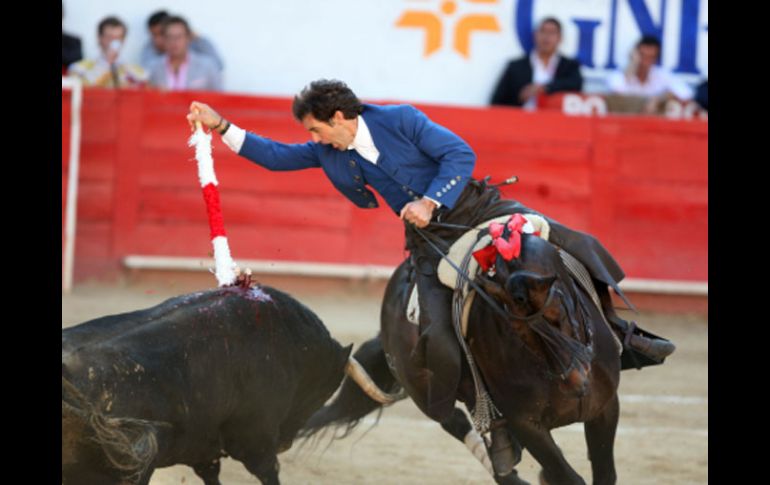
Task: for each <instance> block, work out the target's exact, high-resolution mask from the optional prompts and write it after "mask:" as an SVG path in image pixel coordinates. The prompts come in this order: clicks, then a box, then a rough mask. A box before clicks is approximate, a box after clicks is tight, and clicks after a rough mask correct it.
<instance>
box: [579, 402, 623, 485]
mask: <svg viewBox="0 0 770 485" xmlns="http://www.w3.org/2000/svg"><path fill="white" fill-rule="evenodd" d="M619 414H620V406H619V404H618V395H617V394H615V396H614V397H613V398H612V400H610V402H608V403H607V405H606V406H605V408H604V411H603V412H602V413H601V414H600V415H599V416H597V417H596V418H594V419H592V420H591V421H586V423H585V434H586V444H587V445H588V458H589V459H590V460H591V470H592V472H593V478H594V480H593V483H594V485H614V483H615V482H616V481H617V474H616V473H615V456H614V454H613V448H614V446H615V430H616V429H617V427H618V416H619Z"/></svg>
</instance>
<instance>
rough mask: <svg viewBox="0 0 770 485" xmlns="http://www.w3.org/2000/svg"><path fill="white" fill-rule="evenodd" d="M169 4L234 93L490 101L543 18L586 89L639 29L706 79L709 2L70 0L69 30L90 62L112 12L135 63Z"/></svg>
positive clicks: (691, 78)
mask: <svg viewBox="0 0 770 485" xmlns="http://www.w3.org/2000/svg"><path fill="white" fill-rule="evenodd" d="M161 8H163V9H165V10H167V11H169V12H170V13H172V14H178V15H181V16H183V17H185V18H186V19H187V20H188V22H189V23H190V25H191V27H192V28H193V30H194V31H195V32H197V33H199V34H201V35H203V36H205V37H206V38H208V39H209V40H211V41H212V42H213V44H214V45H215V46H216V47H217V49H218V50H219V52H220V53H221V55H222V57H223V59H224V63H225V70H224V78H225V89H226V90H227V91H230V92H238V93H249V94H259V95H268V96H292V95H293V94H295V93H296V92H297V91H298V90H300V89H301V88H302V87H303V86H304V85H306V84H307V83H308V82H310V81H312V80H314V79H318V78H324V77H325V78H337V79H341V80H343V81H345V82H347V83H348V85H349V86H350V87H351V88H352V89H353V90H354V91H355V92H356V93H357V94H358V95H359V96H361V97H363V98H367V99H372V100H399V101H409V102H422V103H436V104H450V105H467V106H483V105H487V104H488V102H489V98H490V96H491V95H492V91H493V89H494V87H495V85H496V83H497V81H498V78H499V76H500V75H501V74H502V71H503V68H504V67H505V65H506V63H507V62H508V61H509V60H511V59H513V58H515V57H519V56H521V55H523V54H524V53H525V51H526V50H527V49H529V48H530V47H531V44H532V31H533V29H534V28H535V27H536V25H537V23H538V21H539V20H540V19H542V18H543V17H546V16H553V17H555V18H557V19H558V20H559V21H560V22H561V23H562V26H563V38H562V44H561V48H560V50H561V52H562V54H564V55H566V56H570V57H577V58H578V59H579V60H580V61H581V64H582V65H583V75H584V77H585V79H586V84H585V90H586V91H589V92H601V91H603V90H604V79H605V78H606V76H607V74H608V73H609V72H610V71H611V70H613V69H622V68H623V67H624V66H625V65H626V63H627V61H628V58H629V53H630V50H631V49H632V47H633V45H634V44H635V42H636V41H638V40H639V38H640V37H641V35H642V34H643V33H650V34H653V35H657V36H658V37H659V38H660V39H661V40H662V45H663V52H662V59H661V64H662V65H663V66H664V67H666V68H669V69H671V70H672V71H674V72H675V73H676V75H678V76H681V77H682V78H683V79H684V80H685V81H687V82H689V83H690V84H692V85H695V84H697V83H698V82H699V81H700V80H702V79H705V78H707V77H708V0H316V1H311V0H269V1H268V0H249V1H247V0H217V1H216V2H212V1H210V0H184V1H166V2H157V1H155V0H133V1H131V2H124V1H116V0H103V1H99V2H93V1H90V0H67V1H66V2H65V3H64V19H63V28H64V30H65V31H66V32H68V33H71V34H74V35H77V36H80V37H81V39H82V41H83V47H84V54H85V55H86V57H93V56H95V55H97V54H98V47H97V42H96V26H97V24H98V22H99V20H101V19H102V18H103V17H105V16H107V15H116V16H118V17H119V18H121V19H122V20H123V21H124V22H126V24H127V25H128V26H129V32H128V37H127V39H126V46H125V48H124V52H123V53H122V54H121V56H122V58H123V59H125V60H127V61H131V62H138V59H139V51H140V49H141V47H142V45H143V44H144V43H145V42H146V41H147V39H148V38H149V34H148V32H147V28H146V20H147V17H148V16H149V15H150V14H151V13H153V12H155V11H156V10H159V9H161Z"/></svg>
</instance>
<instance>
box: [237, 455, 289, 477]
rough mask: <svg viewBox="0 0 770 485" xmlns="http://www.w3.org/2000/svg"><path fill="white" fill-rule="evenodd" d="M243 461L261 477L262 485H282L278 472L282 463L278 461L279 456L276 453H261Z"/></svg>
mask: <svg viewBox="0 0 770 485" xmlns="http://www.w3.org/2000/svg"><path fill="white" fill-rule="evenodd" d="M241 461H242V462H243V464H244V466H245V467H246V469H247V470H248V471H250V472H251V473H253V474H254V475H256V477H257V478H259V481H260V482H262V485H280V483H281V482H280V481H279V480H278V472H279V471H280V469H281V465H280V464H279V463H278V457H277V456H276V455H275V454H273V455H269V454H261V455H259V456H255V457H254V458H249V459H245V460H241Z"/></svg>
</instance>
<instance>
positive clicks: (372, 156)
mask: <svg viewBox="0 0 770 485" xmlns="http://www.w3.org/2000/svg"><path fill="white" fill-rule="evenodd" d="M357 119H358V129H357V130H356V136H355V137H354V138H353V143H351V144H350V146H348V150H355V151H357V152H358V154H359V155H361V156H362V157H363V158H364V159H365V160H367V161H369V162H372V163H373V164H375V165H376V164H377V159H378V158H379V156H380V151H379V150H377V147H376V146H375V145H374V139H372V134H371V132H370V131H369V127H368V126H366V122H365V121H364V118H363V117H362V116H361V115H358V118H357ZM245 139H246V130H244V129H242V128H238V127H237V126H235V125H234V124H232V123H230V128H228V130H227V133H225V134H224V135H223V136H222V141H223V142H225V145H227V146H228V147H230V149H231V150H232V151H234V152H235V153H238V152H240V151H241V147H242V146H243V142H244V140H245ZM423 197H424V198H426V199H428V200H430V201H431V202H433V203H434V204H436V208H437V209H438V208H439V207H441V203H440V202H438V201H436V200H434V199H432V198H430V197H428V196H423Z"/></svg>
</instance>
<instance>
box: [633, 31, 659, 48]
mask: <svg viewBox="0 0 770 485" xmlns="http://www.w3.org/2000/svg"><path fill="white" fill-rule="evenodd" d="M642 45H652V46H655V47H657V48H658V52H660V51H661V49H660V40H658V38H657V37H655V36H654V35H649V34H645V35H643V36H642V38H641V39H640V40H639V42H637V43H636V47H639V46H642Z"/></svg>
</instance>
